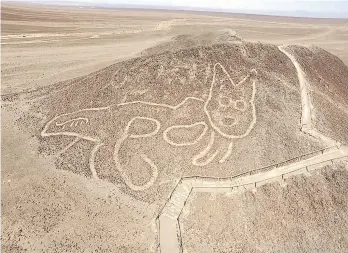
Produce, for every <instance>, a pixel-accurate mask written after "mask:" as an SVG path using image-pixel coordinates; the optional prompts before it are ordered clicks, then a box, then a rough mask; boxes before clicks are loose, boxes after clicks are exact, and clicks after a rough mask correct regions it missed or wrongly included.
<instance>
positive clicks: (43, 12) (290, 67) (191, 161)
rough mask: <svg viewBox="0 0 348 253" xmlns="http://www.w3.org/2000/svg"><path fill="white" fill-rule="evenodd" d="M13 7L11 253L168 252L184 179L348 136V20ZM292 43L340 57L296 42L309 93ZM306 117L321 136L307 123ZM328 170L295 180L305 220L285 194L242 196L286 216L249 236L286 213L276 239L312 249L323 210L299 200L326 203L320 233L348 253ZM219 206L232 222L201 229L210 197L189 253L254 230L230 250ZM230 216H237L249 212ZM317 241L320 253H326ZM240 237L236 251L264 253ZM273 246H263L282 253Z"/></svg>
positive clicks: (5, 47)
mask: <svg viewBox="0 0 348 253" xmlns="http://www.w3.org/2000/svg"><path fill="white" fill-rule="evenodd" d="M1 8H2V17H1V18H2V24H1V25H2V34H1V38H2V41H1V44H2V62H1V67H2V80H1V84H2V85H1V91H2V95H1V100H2V105H1V107H2V160H1V167H2V182H1V184H2V227H3V230H2V251H3V252H23V251H29V252H137V253H138V252H141V253H142V252H159V251H160V249H161V247H160V245H159V237H158V236H159V234H160V231H159V227H158V220H156V217H158V215H159V214H160V213H161V210H162V208H163V207H164V206H165V204H166V203H168V202H170V201H168V198H169V197H170V196H171V195H170V194H171V192H172V191H173V189H174V188H175V186H176V185H177V183H178V180H179V179H180V178H182V177H190V176H205V177H231V176H234V175H236V174H238V173H241V172H246V171H250V170H252V169H258V168H261V167H264V166H267V165H270V164H274V163H279V162H282V161H285V160H288V159H290V158H293V157H298V156H301V155H304V154H307V153H309V152H312V151H317V150H320V149H322V148H326V147H328V144H327V142H325V141H323V140H322V139H320V138H318V137H317V136H318V135H319V134H318V133H319V131H320V132H321V133H322V134H323V136H324V135H325V136H328V138H332V139H334V140H335V141H337V142H340V143H343V144H345V143H346V141H347V139H346V137H347V129H346V128H345V124H346V122H347V117H346V111H347V102H346V99H345V98H346V96H345V95H344V94H346V93H347V86H346V85H345V84H346V82H345V81H344V80H345V79H346V76H347V67H346V66H345V65H344V63H346V64H347V63H348V50H347V48H346V47H347V46H346V44H348V43H347V40H348V36H347V29H348V28H347V23H348V21H347V20H324V19H297V18H280V17H264V16H250V15H227V14H213V13H193V12H169V11H139V10H110V9H91V8H79V9H77V8H72V7H69V8H68V7H59V8H52V7H44V6H35V8H33V6H31V5H18V4H17V5H15V4H8V3H5V4H2V6H1ZM259 41H261V42H263V43H259ZM267 43H270V44H267ZM280 44H314V45H317V46H321V47H322V48H324V49H326V50H328V51H324V50H321V49H318V48H316V47H312V46H311V47H307V46H290V47H287V50H288V51H289V53H291V55H293V58H294V59H295V60H296V61H297V62H298V63H299V65H300V66H301V68H302V69H303V71H304V75H303V80H304V82H305V86H304V84H303V83H302V82H301V80H300V78H299V77H300V75H299V74H298V73H299V71H298V69H297V68H296V67H295V64H294V63H296V61H294V60H292V59H291V58H289V56H288V55H286V54H284V52H283V51H281V50H279V48H278V46H277V45H280ZM295 49H296V50H295ZM331 53H333V54H337V55H339V56H340V58H341V59H342V61H343V62H342V61H341V60H339V59H338V58H337V57H335V56H334V55H332V54H331ZM325 63H329V64H330V66H335V68H334V69H333V70H330V69H328V68H327V67H326V66H325ZM318 80H319V81H318ZM318 83H319V85H318ZM303 87H305V88H306V92H307V90H308V94H307V95H308V98H307V100H308V102H306V103H304V102H303V101H304V98H305V97H306V96H305V95H304V94H303V92H302V91H303ZM327 90H329V91H330V92H327ZM304 104H305V106H304ZM312 106H313V108H312ZM307 109H308V110H310V111H309V114H308V115H309V117H310V121H312V122H313V126H312V125H311V126H310V127H309V128H307V129H303V128H304V122H303V118H304V111H306V110H307ZM331 114H332V115H334V116H332V115H331ZM327 122H328V123H327ZM314 128H315V129H316V130H315V131H318V132H315V134H314V135H313V134H311V132H310V131H309V130H313V129H314ZM343 148H345V146H343ZM344 150H346V149H344ZM337 152H338V153H339V152H340V151H337ZM319 154H320V152H319ZM335 154H336V153H335ZM302 158H303V157H302ZM306 158H308V157H307V156H306ZM303 159H305V158H303ZM330 171H331V169H330V170H328V171H325V172H324V173H323V174H320V175H318V176H316V177H313V178H314V179H313V181H311V180H310V179H302V178H301V179H294V180H293V181H291V180H290V181H289V182H290V186H289V187H288V188H284V189H283V190H282V191H284V192H285V193H284V194H285V195H286V196H287V195H291V194H293V196H292V197H289V198H286V199H285V200H284V201H287V202H286V203H287V206H290V207H291V206H293V205H294V206H295V207H294V208H293V209H295V210H296V212H297V213H298V214H299V216H301V217H302V216H303V217H302V220H299V219H298V218H297V217H295V216H291V215H289V214H287V213H286V212H287V210H289V209H285V208H283V209H282V208H281V207H279V206H278V205H273V204H274V202H275V199H279V198H281V197H279V192H280V190H279V189H278V186H275V185H271V186H267V187H264V188H262V189H261V190H260V191H258V193H257V194H260V192H261V193H264V192H266V193H265V194H263V195H262V196H261V197H260V200H257V201H254V202H252V201H249V200H250V198H251V199H252V197H250V196H254V198H256V197H255V196H258V195H257V194H256V195H252V193H245V195H247V196H248V198H246V200H245V205H243V206H247V207H248V208H249V209H248V210H251V211H252V212H253V213H256V212H257V211H258V210H259V211H260V212H258V215H259V216H260V213H267V211H269V210H268V209H267V208H268V207H269V206H271V207H272V208H273V206H274V211H272V210H273V209H270V210H271V211H270V212H269V213H267V215H269V217H270V218H269V219H268V220H266V221H262V220H260V221H259V220H258V221H257V222H260V224H258V223H255V221H252V222H249V223H247V224H246V226H247V227H249V228H252V225H255V224H256V225H255V226H256V227H260V229H259V230H258V229H256V228H252V230H253V231H254V232H255V231H256V232H255V233H259V235H260V237H261V238H262V231H268V230H267V229H268V228H269V227H271V226H272V218H273V217H274V215H273V214H277V215H278V216H279V217H283V218H284V219H283V220H282V222H283V223H284V222H285V223H286V222H287V219H289V222H288V223H286V224H288V225H283V226H282V227H281V228H277V229H278V230H279V231H280V233H278V234H277V233H276V232H274V231H273V232H272V231H268V232H269V233H271V236H272V238H274V240H275V241H277V240H278V241H279V240H280V239H279V238H280V237H286V235H288V234H289V235H288V238H289V243H288V244H287V246H288V248H289V249H290V250H289V251H286V249H285V250H282V249H280V250H279V251H280V252H293V251H297V252H306V251H305V250H303V249H304V247H303V245H304V243H305V241H304V239H303V237H301V236H302V235H303V233H304V232H303V231H304V228H303V227H301V226H299V225H298V226H296V225H297V223H296V222H295V221H300V222H301V224H302V223H303V224H305V223H306V222H308V221H312V220H313V219H314V218H313V210H311V212H310V213H309V214H308V215H307V216H306V215H303V212H302V211H303V210H302V209H303V208H302V206H299V205H298V203H302V202H303V203H312V202H313V203H314V204H313V205H312V206H314V210H318V213H319V216H320V217H319V218H318V222H312V223H311V226H312V227H311V228H313V231H319V232H317V234H320V231H322V232H321V233H322V234H324V235H325V239H327V238H329V236H328V233H330V232H332V233H334V235H333V236H332V238H334V239H335V241H332V243H331V244H330V243H327V244H326V245H324V246H323V249H328V250H329V251H330V250H331V251H333V252H344V251H345V250H346V249H347V240H348V239H347V238H345V237H342V236H341V234H342V233H343V234H344V233H345V234H347V226H346V223H345V220H346V218H344V217H345V216H344V215H345V213H344V211H342V210H346V206H347V200H346V198H344V196H343V195H342V194H341V193H342V192H344V186H342V184H343V183H342V182H344V181H345V180H346V179H345V172H344V171H343V170H338V171H335V172H332V171H331V172H330ZM270 173H271V174H272V173H273V172H272V171H271V172H270ZM323 177H326V178H327V177H329V178H330V180H326V181H325V180H324V179H322V178H323ZM296 180H297V181H296ZM301 180H302V181H301ZM323 181H324V183H323ZM298 182H300V183H298ZM336 184H337V185H338V186H339V187H341V186H342V187H343V188H342V187H341V188H342V189H341V188H339V187H338V186H337V187H335V185H336ZM306 185H309V186H308V190H306V189H307V188H305V187H306ZM297 186H298V187H297ZM296 187H297V188H296ZM330 187H331V188H332V189H334V190H333V191H332V196H333V197H332V198H333V199H335V198H339V203H334V204H332V203H331V202H330V203H329V204H327V205H326V204H325V207H327V208H328V209H330V210H335V211H337V212H341V213H340V214H341V215H340V216H339V217H338V218H337V219H338V221H339V222H341V225H340V226H337V227H334V226H333V225H332V224H333V223H332V222H333V221H332V220H330V219H328V218H327V214H328V212H326V209H325V210H321V209H320V206H319V204H320V203H324V201H329V200H328V198H325V196H324V195H325V194H324V191H325V189H327V188H330ZM331 188H330V189H331ZM264 189H266V190H264ZM297 191H299V192H300V193H298V194H297ZM307 191H308V192H309V193H308V192H307ZM267 192H271V194H270V195H271V196H269V195H268V193H267ZM294 192H295V193H294ZM187 194H189V193H187ZM250 194H251V195H250ZM277 194H278V195H277ZM284 194H283V195H284ZM313 196H314V197H313ZM322 196H324V200H322V201H321V200H320V201H319V202H320V203H319V204H318V203H317V202H316V199H317V198H321V197H322ZM174 197H175V198H174V199H172V202H176V200H177V199H179V200H180V201H182V200H185V198H183V196H182V195H181V193H180V192H179V194H178V196H174ZM206 197H207V198H208V199H209V196H206ZM219 198H220V199H218V202H217V205H218V209H217V210H218V212H216V213H215V212H213V213H214V214H220V213H221V214H222V217H217V218H214V220H212V221H209V222H211V224H213V223H214V222H216V224H217V225H216V226H215V227H213V230H214V232H211V231H208V228H209V227H208V228H207V227H205V226H203V227H202V224H206V221H208V220H209V219H210V218H209V217H208V216H212V215H211V212H209V211H210V210H209V211H207V212H204V213H203V214H197V215H196V213H195V212H198V211H197V210H198V209H195V208H200V206H201V205H206V204H207V203H209V202H206V201H205V200H204V198H200V197H199V196H198V197H197V198H196V199H194V200H193V202H192V203H191V204H189V205H187V206H186V207H185V208H186V209H187V210H189V209H192V212H191V213H190V214H189V215H186V216H183V217H181V218H182V222H181V224H182V225H183V228H184V229H183V230H182V232H183V233H184V234H183V237H182V240H183V242H184V243H185V247H184V249H185V250H187V251H188V252H204V251H202V250H203V248H197V245H198V247H201V246H202V247H205V245H212V247H210V248H209V247H206V248H205V249H206V250H208V252H212V251H214V250H215V251H216V252H223V250H225V251H226V250H227V252H229V251H231V247H232V246H233V245H232V244H229V241H231V240H232V241H235V239H236V237H237V236H236V237H233V236H235V234H238V233H244V232H243V230H242V228H244V226H245V223H243V222H244V221H246V222H248V221H250V220H248V216H247V215H244V216H243V217H244V218H243V222H240V221H235V222H233V224H234V223H236V224H237V225H236V226H233V230H235V231H234V232H236V233H234V234H231V235H228V236H230V237H228V236H226V237H224V238H227V239H226V241H225V240H223V241H222V242H221V244H219V245H215V244H214V243H212V242H211V241H210V240H212V241H214V242H216V241H217V240H219V238H215V237H213V236H208V235H209V234H210V233H211V234H212V235H214V236H215V235H216V233H218V231H222V230H221V229H223V228H224V227H226V225H224V226H222V225H223V224H228V222H227V221H226V217H229V216H228V215H229V214H228V215H227V214H226V212H227V211H226V209H224V208H220V209H219V205H220V204H221V203H224V202H225V199H223V198H225V197H223V196H220V197H219ZM238 198H240V195H236V196H234V197H233V200H234V201H237V202H238V201H240V200H238ZM236 199H237V200H236ZM220 200H221V201H220ZM229 201H231V199H228V200H226V203H227V206H228V205H231V206H233V205H234V204H233V203H230V202H229ZM266 201H269V202H270V204H269V206H265V205H264V202H266ZM234 203H235V202H234ZM255 203H256V204H255ZM258 203H259V205H258ZM272 203H273V204H272ZM252 204H255V205H254V206H253V205H252ZM183 205H184V204H183ZM272 205H273V206H272ZM211 206H214V207H215V204H212V205H211ZM322 206H324V204H322ZM253 207H255V208H254V209H253ZM256 207H257V208H258V209H257V208H256ZM301 208H302V209H301ZM207 209H209V208H208V207H207ZM293 209H291V210H293ZM228 210H231V208H229V209H228ZM232 210H234V211H235V212H236V213H237V215H236V216H233V217H240V213H245V210H247V209H245V210H242V209H238V210H237V209H232ZM278 211H279V213H277V212H278ZM320 211H322V212H321V213H320ZM186 212H187V211H186ZM301 212H302V213H301ZM186 214H187V213H186ZM191 214H192V215H195V217H198V218H192V217H191V216H190V215H191ZM224 214H225V216H223V215H224ZM238 215H239V216H238ZM335 217H336V216H335ZM249 218H250V217H249ZM250 219H251V218H250ZM274 220H277V219H274ZM284 220H285V221H284ZM209 222H208V223H207V224H210V223H209ZM320 222H322V223H323V224H327V225H326V227H324V226H322V225H320V224H319V223H320ZM283 223H282V224H283ZM170 224H171V223H170ZM220 225H221V226H222V227H220ZM217 227H219V228H217ZM333 227H334V228H333ZM227 228H230V227H227ZM324 228H328V229H326V230H325V229H324ZM203 229H206V230H204V231H203ZM191 230H194V231H191ZM278 230H276V231H278ZM289 231H290V232H289ZM174 232H176V231H175V230H174ZM188 233H190V234H192V235H195V236H196V237H195V236H190V235H188ZM204 233H206V234H204ZM272 233H273V234H272ZM314 233H315V232H313V234H314ZM317 234H315V235H314V236H312V237H311V238H310V239H311V240H309V241H308V245H309V246H308V250H315V249H317V247H318V245H321V244H318V245H316V243H317V242H318V240H317V239H315V238H317ZM256 235H257V234H256ZM277 236H279V237H277ZM340 236H341V237H340ZM175 237H176V235H175ZM203 237H204V238H203ZM243 238H245V237H243V236H241V237H239V238H238V240H239V241H240V242H241V243H240V244H238V245H237V246H238V247H239V248H238V247H237V249H244V250H245V249H250V251H251V252H252V250H255V247H254V244H253V243H251V242H250V241H245V240H244V239H243ZM247 238H249V237H247ZM298 238H301V240H302V241H303V243H302V244H301V245H298V244H296V240H298ZM313 238H314V239H313ZM174 239H176V238H174ZM238 240H237V242H239V241H238ZM243 240H244V241H243ZM257 240H259V241H261V239H257ZM301 240H300V241H301ZM174 241H176V240H174ZM302 241H301V242H302ZM326 241H328V239H327V240H326ZM176 242H177V241H176ZM198 242H199V243H198ZM265 242H267V244H266V243H265V244H264V245H263V246H262V247H263V248H262V249H259V250H261V252H267V251H272V250H270V249H272V248H275V246H274V245H273V244H272V241H267V240H266V241H265ZM306 242H307V241H306ZM196 244H197V245H196ZM195 247H196V248H195ZM325 247H326V248H325ZM174 250H175V249H174ZM233 250H235V248H233ZM339 250H341V251H339ZM173 252H177V251H173ZM256 252H257V251H256ZM162 253H163V252H162ZM165 253H167V252H165Z"/></svg>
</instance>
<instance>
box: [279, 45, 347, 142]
mask: <svg viewBox="0 0 348 253" xmlns="http://www.w3.org/2000/svg"><path fill="white" fill-rule="evenodd" d="M278 48H279V50H280V51H282V52H283V53H284V54H285V55H286V56H287V57H288V58H289V59H290V60H291V62H292V63H293V64H294V66H295V68H296V71H297V76H298V80H299V83H300V90H301V105H302V117H301V131H302V132H304V133H305V134H308V135H310V136H312V137H314V138H316V139H319V140H321V141H322V142H324V143H325V144H326V145H328V146H333V145H336V146H340V145H341V144H340V143H339V142H338V141H335V140H332V139H331V138H330V137H328V136H324V135H323V134H321V133H320V132H319V131H318V130H316V129H315V127H314V124H313V122H312V119H313V115H314V112H313V105H312V102H311V98H310V85H309V83H308V82H307V80H306V74H305V73H304V71H303V70H302V68H301V65H300V64H299V62H298V61H297V60H296V58H295V57H294V56H293V55H292V54H291V53H290V50H288V49H287V45H282V46H279V47H278Z"/></svg>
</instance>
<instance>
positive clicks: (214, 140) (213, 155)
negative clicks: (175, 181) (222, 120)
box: [192, 131, 233, 167]
mask: <svg viewBox="0 0 348 253" xmlns="http://www.w3.org/2000/svg"><path fill="white" fill-rule="evenodd" d="M232 149H233V142H232V141H230V140H227V139H226V138H223V137H221V136H220V135H218V134H217V133H216V132H215V131H211V133H210V137H209V141H208V143H207V145H206V147H205V148H204V149H203V150H202V151H201V152H199V153H198V154H197V155H195V156H194V157H193V158H192V164H193V165H195V166H200V167H202V166H206V165H208V164H210V163H211V162H213V161H214V160H215V159H217V158H218V157H221V158H220V159H219V160H218V162H219V163H224V162H225V161H226V160H227V159H228V158H229V156H230V155H231V153H232Z"/></svg>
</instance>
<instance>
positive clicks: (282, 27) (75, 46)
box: [1, 3, 348, 94]
mask: <svg viewBox="0 0 348 253" xmlns="http://www.w3.org/2000/svg"><path fill="white" fill-rule="evenodd" d="M1 9H2V17H1V19H2V23H1V28H2V34H1V38H2V42H1V44H2V63H1V66H2V74H3V76H2V87H1V90H2V93H3V94H4V93H12V92H17V91H21V90H23V89H33V88H37V87H42V86H46V85H50V84H53V83H56V82H58V81H63V80H67V79H70V78H73V77H77V76H82V75H85V74H88V73H91V72H93V71H96V70H98V69H101V68H103V67H106V66H108V65H110V64H112V63H115V62H118V61H120V60H123V59H126V58H130V57H132V56H134V55H136V54H138V53H139V52H140V51H142V50H143V49H145V48H147V47H150V46H153V45H154V44H157V43H160V42H163V41H164V40H169V39H170V38H171V37H173V36H176V35H181V34H192V32H207V31H209V30H217V29H220V28H229V29H232V30H235V31H236V32H237V33H238V34H240V35H241V37H243V38H244V39H246V40H250V41H261V42H266V43H272V44H286V43H289V44H314V45H317V46H320V47H322V48H324V49H326V50H328V51H329V52H331V53H333V54H336V55H339V57H340V58H341V59H342V60H343V61H344V62H345V63H346V64H347V63H348V53H347V52H348V51H347V50H346V47H347V46H346V45H348V35H347V30H348V26H347V24H348V21H347V20H325V19H324V20H323V19H301V18H280V17H266V16H253V15H252V16H250V15H226V14H213V13H193V12H169V11H166V12H163V11H137V10H108V9H95V8H94V9H91V8H83V9H81V8H71V7H70V8H69V7H58V8H57V7H54V8H52V7H39V6H35V7H33V6H31V5H27V6H24V5H14V4H8V3H2V5H1Z"/></svg>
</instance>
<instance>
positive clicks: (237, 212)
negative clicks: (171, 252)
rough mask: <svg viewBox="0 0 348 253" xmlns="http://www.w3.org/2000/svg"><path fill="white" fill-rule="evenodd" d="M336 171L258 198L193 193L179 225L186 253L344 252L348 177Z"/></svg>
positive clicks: (265, 190)
mask: <svg viewBox="0 0 348 253" xmlns="http://www.w3.org/2000/svg"><path fill="white" fill-rule="evenodd" d="M332 169H333V168H332V167H326V168H324V169H322V170H321V171H320V170H318V171H316V172H314V173H313V174H312V176H311V177H308V176H296V177H293V178H291V179H289V180H287V181H286V182H287V186H286V187H281V186H280V185H279V183H273V184H269V185H265V186H263V187H260V188H258V189H257V191H256V192H254V193H253V192H251V191H248V192H244V193H236V194H217V193H213V194H211V193H193V194H192V196H191V197H190V199H189V203H187V205H186V207H185V209H184V211H183V215H182V216H181V219H180V223H181V224H180V227H181V230H182V238H183V242H182V243H183V249H184V252H187V253H190V252H202V253H205V252H207V253H208V252H209V253H210V252H219V253H220V252H231V253H232V252H255V253H256V252H345V251H346V249H347V247H348V244H347V242H348V241H347V240H348V238H347V229H348V222H347V208H348V205H347V203H348V202H347V201H348V199H347V194H346V191H347V183H346V182H347V180H348V172H347V170H345V169H344V168H343V167H340V166H338V168H335V169H336V170H332ZM212 206H214V208H213V209H212V208H211V207H212Z"/></svg>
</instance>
